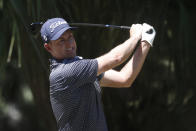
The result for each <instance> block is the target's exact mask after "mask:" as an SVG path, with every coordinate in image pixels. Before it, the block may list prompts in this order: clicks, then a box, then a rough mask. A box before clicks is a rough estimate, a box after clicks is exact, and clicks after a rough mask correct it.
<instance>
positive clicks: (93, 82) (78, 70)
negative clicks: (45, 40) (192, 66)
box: [50, 56, 107, 131]
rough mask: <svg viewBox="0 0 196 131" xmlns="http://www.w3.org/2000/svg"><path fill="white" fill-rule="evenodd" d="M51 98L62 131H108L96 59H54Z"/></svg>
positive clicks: (59, 128) (51, 76)
mask: <svg viewBox="0 0 196 131" xmlns="http://www.w3.org/2000/svg"><path fill="white" fill-rule="evenodd" d="M50 69H51V73H50V101H51V105H52V109H53V112H54V115H55V118H56V121H57V125H58V130H59V131H107V125H106V120H105V116H104V112H103V108H102V103H101V94H100V93H101V88H100V86H99V82H98V81H99V80H100V79H101V77H102V76H103V75H100V76H98V77H97V70H98V63H97V60H96V59H80V58H79V57H78V56H76V57H75V58H73V59H64V60H61V61H58V60H55V59H52V60H51V65H50Z"/></svg>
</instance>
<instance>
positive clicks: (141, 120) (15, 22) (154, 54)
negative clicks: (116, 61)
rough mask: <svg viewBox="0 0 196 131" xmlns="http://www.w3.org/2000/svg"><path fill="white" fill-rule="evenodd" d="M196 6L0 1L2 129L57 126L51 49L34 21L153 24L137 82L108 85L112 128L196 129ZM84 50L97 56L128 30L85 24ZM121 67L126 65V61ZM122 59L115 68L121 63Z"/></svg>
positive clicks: (137, 0) (147, 1)
mask: <svg viewBox="0 0 196 131" xmlns="http://www.w3.org/2000/svg"><path fill="white" fill-rule="evenodd" d="M195 12H196V8H195V6H194V4H193V1H190V0H0V25H1V27H0V29H1V31H0V131H56V130H57V128H56V122H55V119H54V116H53V114H52V110H51V105H50V103H49V83H48V75H49V61H48V59H49V58H50V56H49V55H48V53H47V52H46V51H45V50H44V48H43V43H42V41H41V38H40V33H39V27H38V28H37V30H36V31H34V32H33V33H31V32H30V31H29V25H30V24H31V23H32V22H37V21H46V20H47V19H49V18H52V17H63V18H64V19H66V20H67V21H68V22H87V23H100V24H114V25H127V26H131V24H133V23H143V22H146V23H149V24H151V25H153V26H154V27H155V29H156V31H157V35H156V38H155V41H154V47H153V48H152V49H151V50H150V52H149V55H148V57H147V59H146V61H145V63H144V66H143V68H142V71H141V73H140V74H139V76H138V77H137V79H136V81H135V82H134V84H133V85H132V87H131V88H128V89H113V88H104V89H103V92H102V94H103V95H102V96H103V104H104V111H105V115H106V119H107V123H108V128H109V131H196V104H195V103H196V94H195V93H196V80H195V74H196V70H195V67H196V60H195V56H196V51H195V49H196V39H195V36H194V35H195V29H196V24H195V23H196V17H195ZM74 35H75V38H76V41H77V45H78V51H77V52H78V55H80V56H83V57H84V58H96V57H98V56H100V55H102V54H104V53H106V52H108V51H109V50H110V49H112V48H113V47H115V46H117V45H118V44H120V43H122V42H124V41H125V40H126V39H127V38H128V37H129V31H127V30H118V29H105V28H97V27H82V28H79V29H77V30H75V31H74ZM122 66H123V65H122ZM122 66H120V67H118V68H116V70H119V69H120V68H121V67H122Z"/></svg>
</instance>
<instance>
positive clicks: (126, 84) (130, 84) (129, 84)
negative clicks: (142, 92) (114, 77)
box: [122, 82, 132, 88]
mask: <svg viewBox="0 0 196 131" xmlns="http://www.w3.org/2000/svg"><path fill="white" fill-rule="evenodd" d="M131 86H132V83H131V82H128V83H124V84H123V85H122V87H123V88H130V87H131Z"/></svg>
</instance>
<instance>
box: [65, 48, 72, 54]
mask: <svg viewBox="0 0 196 131" xmlns="http://www.w3.org/2000/svg"><path fill="white" fill-rule="evenodd" d="M65 52H66V53H67V54H73V53H74V48H67V49H66V50H65Z"/></svg>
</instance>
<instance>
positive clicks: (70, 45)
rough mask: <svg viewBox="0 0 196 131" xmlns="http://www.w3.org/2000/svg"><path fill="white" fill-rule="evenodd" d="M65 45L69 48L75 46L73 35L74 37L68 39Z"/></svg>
mask: <svg viewBox="0 0 196 131" xmlns="http://www.w3.org/2000/svg"><path fill="white" fill-rule="evenodd" d="M65 45H66V47H67V48H70V47H73V46H74V38H73V37H72V38H70V39H68V40H67V42H66V44H65Z"/></svg>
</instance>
